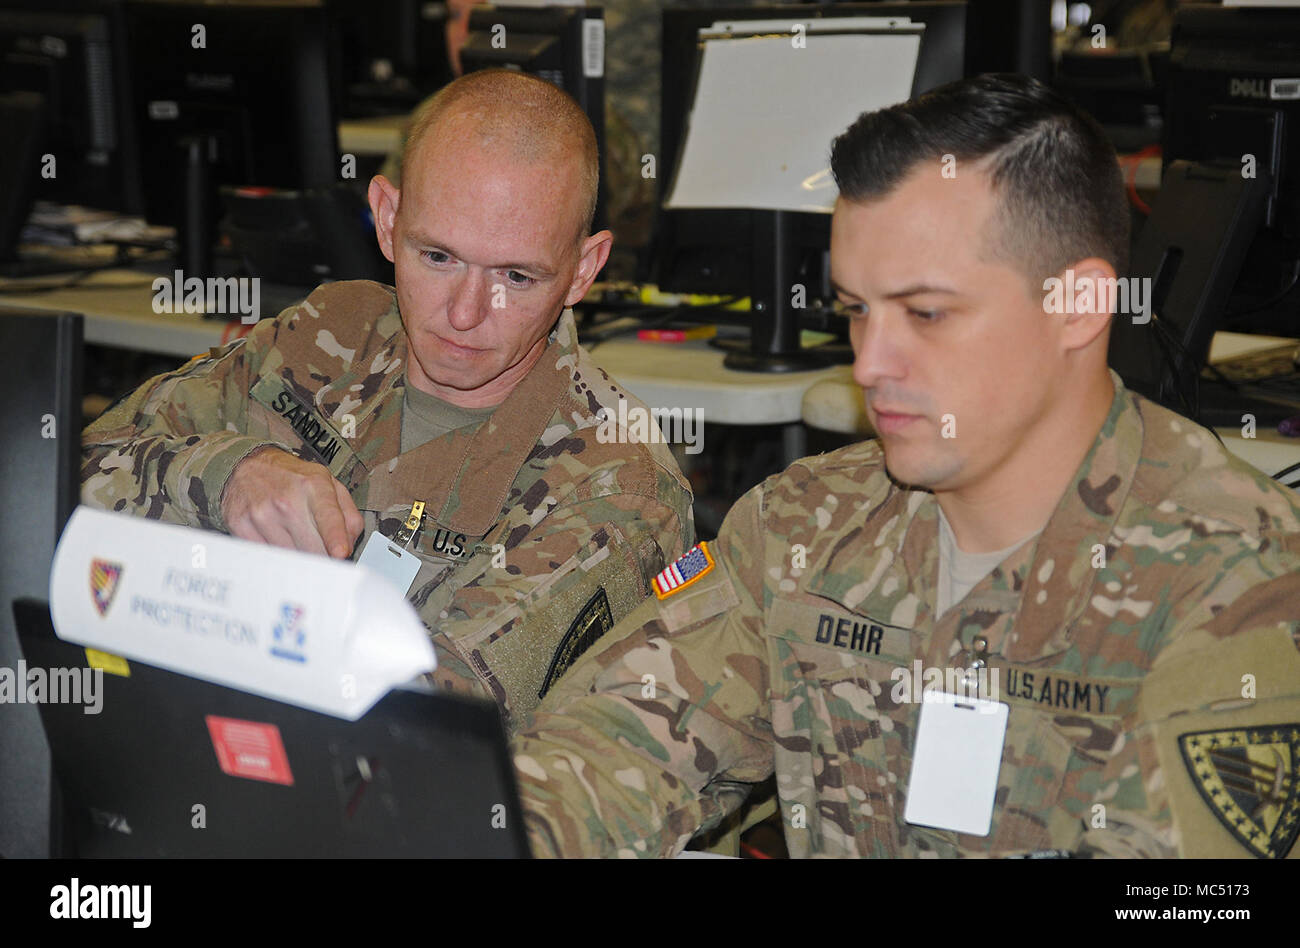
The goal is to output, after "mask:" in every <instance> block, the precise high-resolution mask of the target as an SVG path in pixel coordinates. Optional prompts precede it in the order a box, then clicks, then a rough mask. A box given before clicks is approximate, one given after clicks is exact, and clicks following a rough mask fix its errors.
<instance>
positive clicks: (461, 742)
mask: <svg viewBox="0 0 1300 948" xmlns="http://www.w3.org/2000/svg"><path fill="white" fill-rule="evenodd" d="M14 618H15V620H16V624H17V629H18V635H19V640H20V642H21V645H22V651H23V655H24V658H25V660H26V663H27V668H28V669H33V668H40V669H45V670H47V678H48V679H49V681H51V682H52V681H53V677H54V676H53V675H52V674H50V673H49V672H48V670H50V669H60V670H62V669H68V670H72V669H75V670H78V671H80V670H85V669H89V668H90V662H89V659H88V654H87V650H86V649H85V648H82V647H80V646H77V645H74V644H72V643H70V642H65V641H63V640H61V639H59V638H57V637H56V636H55V634H54V628H53V625H52V624H51V621H50V614H49V608H48V606H47V604H46V603H44V602H41V601H38V600H34V599H21V600H18V601H16V602H15V603H14ZM120 661H121V660H118V661H114V660H113V658H112V657H107V658H103V657H99V656H98V655H97V656H96V660H95V664H97V665H99V666H101V669H102V668H107V669H108V670H107V671H103V670H101V671H100V672H99V673H98V674H99V675H100V676H102V679H101V681H102V684H100V685H98V686H95V685H93V684H92V682H93V681H94V677H93V676H94V675H95V674H96V673H94V672H91V673H90V674H91V675H92V677H91V678H90V679H89V680H87V679H85V678H84V675H83V678H82V680H83V681H84V682H85V685H83V688H85V690H84V691H82V692H81V693H80V700H79V701H78V702H76V703H73V702H69V701H65V702H64V703H49V702H47V703H43V704H41V705H40V713H41V718H42V720H43V722H44V725H45V732H46V735H47V737H48V739H49V743H50V748H51V752H52V756H53V761H54V772H55V774H56V775H57V777H58V780H59V783H60V786H61V789H62V797H63V813H64V824H63V832H62V839H60V840H57V841H56V842H55V854H56V855H65V856H83V857H139V856H145V857H156V856H162V857H451V858H455V857H475V858H481V857H521V856H527V855H528V846H527V839H526V835H525V833H524V825H523V819H522V815H521V811H520V807H519V802H518V796H517V791H516V787H515V780H514V770H513V765H512V763H511V758H510V754H509V748H508V744H507V742H506V738H505V733H504V731H503V729H502V725H501V720H500V717H499V713H498V711H497V709H496V706H495V705H493V704H492V703H490V702H486V701H477V700H470V699H465V698H460V697H455V696H450V695H444V694H435V693H434V692H433V691H432V690H431V689H429V690H420V689H417V688H415V687H414V686H412V687H411V688H405V689H394V690H392V691H390V692H389V693H388V694H387V695H386V696H385V697H383V698H382V699H380V701H379V702H378V703H377V704H375V705H374V707H372V708H371V709H370V710H369V711H368V712H367V713H366V714H365V715H364V716H363V717H361V718H360V719H359V720H357V721H345V720H342V719H340V718H335V717H332V716H330V715H327V714H322V713H319V712H315V711H309V710H306V709H303V708H299V707H296V706H293V705H289V704H285V703H282V702H279V701H275V700H272V699H269V698H263V697H259V696H257V695H253V694H248V693H245V692H242V691H237V690H234V689H232V688H227V687H223V686H221V685H216V684H212V683H210V682H206V681H201V680H198V679H195V678H190V677H188V676H185V675H180V674H176V673H174V672H170V671H165V670H163V669H160V668H156V667H153V666H149V665H145V664H142V663H140V662H137V661H134V660H132V661H130V662H127V663H121V664H120ZM123 672H127V673H128V674H123ZM59 674H60V675H61V676H62V677H63V679H64V681H65V687H64V691H63V693H62V694H63V697H65V698H67V697H68V696H69V695H70V694H73V692H74V691H75V689H70V686H68V685H66V682H67V681H68V680H69V679H70V678H71V674H72V673H71V672H70V671H61V672H59ZM48 694H49V692H47V696H48ZM92 699H93V700H92ZM96 707H98V713H87V711H94V710H95V708H96Z"/></svg>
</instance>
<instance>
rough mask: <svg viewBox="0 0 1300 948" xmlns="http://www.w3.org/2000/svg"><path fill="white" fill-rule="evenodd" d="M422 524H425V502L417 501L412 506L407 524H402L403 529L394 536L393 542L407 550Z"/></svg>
mask: <svg viewBox="0 0 1300 948" xmlns="http://www.w3.org/2000/svg"><path fill="white" fill-rule="evenodd" d="M422 523H424V501H422V500H417V501H416V502H415V503H413V504H411V512H410V514H408V515H407V518H406V523H404V524H402V528H401V529H400V530H398V531H397V533H395V534H394V535H393V542H394V543H396V544H397V545H398V546H401V547H403V548H405V547H406V546H407V545H408V544H409V543H410V542H411V537H413V536H415V531H416V530H418V529H420V525H421V524H422Z"/></svg>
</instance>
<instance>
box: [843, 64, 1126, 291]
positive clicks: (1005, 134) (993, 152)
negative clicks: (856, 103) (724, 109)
mask: <svg viewBox="0 0 1300 948" xmlns="http://www.w3.org/2000/svg"><path fill="white" fill-rule="evenodd" d="M945 155H952V156H953V157H954V158H955V159H956V162H957V174H958V175H960V174H961V169H962V166H963V163H964V162H979V163H980V166H981V167H983V168H984V170H985V171H986V173H988V174H989V176H990V179H991V181H992V184H993V188H994V190H995V191H996V193H997V195H998V199H999V203H1000V205H1001V210H1002V221H1001V228H1000V229H1001V233H1000V234H999V235H998V238H999V239H997V240H995V241H994V242H993V245H994V248H995V251H996V252H997V253H998V255H999V256H1000V257H1002V258H1005V259H1008V260H1009V261H1010V262H1012V263H1013V264H1014V265H1017V266H1018V267H1019V268H1020V269H1021V270H1022V271H1023V272H1024V273H1025V275H1026V277H1028V279H1029V280H1030V281H1031V282H1032V283H1035V284H1037V283H1040V282H1041V281H1042V280H1044V279H1046V278H1047V277H1050V276H1054V275H1055V274H1057V273H1060V272H1061V271H1062V270H1064V269H1065V268H1066V267H1067V266H1069V265H1070V264H1071V263H1074V262H1075V261H1078V260H1082V259H1084V258H1085V257H1100V258H1101V259H1103V260H1106V261H1108V262H1109V263H1110V264H1111V265H1112V266H1113V267H1114V268H1115V272H1116V273H1117V274H1118V275H1120V276H1125V275H1127V270H1128V253H1129V211H1128V202H1127V199H1126V197H1125V194H1124V181H1123V178H1122V176H1121V175H1120V170H1119V165H1118V163H1117V159H1116V155H1115V149H1114V148H1112V147H1111V144H1110V142H1109V141H1108V140H1107V139H1106V136H1105V133H1104V132H1102V130H1101V127H1100V126H1099V125H1098V124H1097V123H1096V121H1094V120H1093V119H1092V118H1091V117H1090V116H1088V115H1086V114H1085V113H1083V112H1082V111H1080V110H1079V109H1078V108H1076V107H1075V106H1074V105H1073V104H1071V103H1070V102H1069V101H1068V100H1066V99H1065V98H1063V97H1062V96H1061V95H1059V94H1058V93H1056V92H1054V91H1052V90H1051V89H1049V88H1048V87H1047V86H1045V85H1043V84H1042V83H1041V82H1038V81H1037V80H1035V79H1030V78H1029V77H1027V76H1020V75H1013V74H1002V73H993V74H988V75H983V76H978V77H976V78H974V79H963V80H961V81H959V82H951V83H948V84H947V85H944V86H940V87H939V88H937V89H933V90H931V91H930V92H927V93H925V94H924V95H921V96H918V97H917V98H915V99H912V100H910V101H907V102H903V103H900V104H898V105H893V106H890V107H889V108H885V109H880V110H878V111H875V112H864V113H863V114H862V115H861V116H859V117H858V120H857V121H856V122H854V123H853V124H852V125H851V126H849V128H848V130H847V131H846V132H844V134H842V135H840V136H839V137H838V138H836V139H835V142H834V143H833V144H832V146H831V171H832V173H833V174H834V175H835V182H836V184H838V185H839V189H840V194H841V195H842V196H843V197H844V198H846V199H847V200H850V201H857V202H865V201H870V200H872V199H874V198H880V197H883V196H884V195H886V194H887V193H889V192H890V191H892V190H893V189H894V188H895V187H897V186H898V185H899V184H900V183H901V182H902V180H903V178H905V177H906V176H907V175H908V174H909V173H910V172H911V171H912V169H914V168H915V167H916V166H917V165H918V164H920V163H921V162H926V161H934V162H935V168H936V173H938V172H939V169H940V168H941V165H940V162H941V161H942V160H943V156H945Z"/></svg>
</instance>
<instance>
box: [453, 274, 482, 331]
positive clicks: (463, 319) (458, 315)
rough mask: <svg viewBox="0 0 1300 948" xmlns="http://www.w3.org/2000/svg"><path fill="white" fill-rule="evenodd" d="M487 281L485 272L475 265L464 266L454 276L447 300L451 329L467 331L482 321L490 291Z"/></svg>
mask: <svg viewBox="0 0 1300 948" xmlns="http://www.w3.org/2000/svg"><path fill="white" fill-rule="evenodd" d="M487 283H488V280H487V274H486V273H484V272H483V271H481V270H478V269H477V268H475V267H465V269H463V270H462V271H461V272H460V273H458V274H457V275H456V276H455V278H454V280H453V282H452V286H451V296H450V298H449V299H448V300H447V321H448V322H449V323H450V324H451V327H452V328H453V329H455V330H458V331H460V332H467V331H469V330H471V329H473V328H474V327H475V326H477V325H478V324H479V323H481V322H483V318H484V317H485V316H486V315H487V305H488V296H489V292H490V288H489V287H488V285H487Z"/></svg>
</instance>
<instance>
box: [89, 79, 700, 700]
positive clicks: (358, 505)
mask: <svg viewBox="0 0 1300 948" xmlns="http://www.w3.org/2000/svg"><path fill="white" fill-rule="evenodd" d="M597 158H598V156H597V153H596V140H595V135H594V133H593V131H592V128H591V125H590V123H589V122H588V120H587V118H586V116H585V115H584V114H583V112H582V110H581V109H580V108H579V107H578V105H577V104H576V103H575V102H574V101H573V100H572V99H571V98H569V97H568V96H567V95H566V94H565V93H563V92H562V91H560V90H559V89H557V88H555V87H554V86H552V85H551V84H549V83H547V82H544V81H542V80H540V79H536V78H533V77H531V76H526V75H523V74H520V73H516V72H508V71H505V70H489V71H485V72H479V73H474V74H472V75H469V76H466V77H464V78H462V79H459V80H457V81H456V82H454V83H452V84H450V85H449V86H447V87H446V88H445V89H444V90H443V91H442V92H441V93H439V94H438V95H437V96H435V97H434V98H433V99H432V100H431V101H430V102H429V103H428V104H427V105H426V107H425V108H424V109H423V110H422V112H421V114H420V115H419V116H418V117H417V119H416V122H415V125H414V127H413V129H412V134H411V138H410V141H409V144H408V147H407V152H406V155H405V157H404V160H403V174H402V181H401V187H400V188H399V187H398V186H396V185H394V184H393V183H392V182H390V181H388V180H387V179H385V178H383V177H382V176H381V177H376V178H375V179H374V180H373V181H372V182H371V184H370V192H369V197H370V205H371V210H372V211H373V213H374V219H375V230H376V234H377V237H378V240H379V244H380V247H381V249H382V250H383V252H384V254H385V256H387V257H388V259H390V260H391V261H393V264H394V267H395V273H396V280H395V283H396V285H395V287H388V286H384V285H381V284H378V283H370V282H362V281H357V282H342V283H331V284H326V285H323V286H321V287H320V288H318V289H317V290H315V291H314V292H313V293H312V294H311V295H310V296H308V297H307V299H305V300H304V301H303V302H302V303H300V304H298V305H297V306H293V307H291V308H289V309H288V310H286V311H285V312H283V313H281V314H280V315H279V316H278V317H277V318H275V319H272V320H264V321H262V322H261V323H260V324H258V326H257V327H256V328H255V329H254V330H253V331H252V332H251V333H250V334H249V336H248V337H247V338H246V339H240V340H237V341H235V342H234V343H231V344H230V345H227V346H224V347H222V348H221V349H218V350H214V351H213V352H212V353H210V354H208V355H204V356H202V357H196V358H195V359H194V360H192V361H191V362H190V363H189V364H187V365H186V366H184V367H183V368H181V369H179V370H178V371H175V372H170V373H167V374H164V375H161V376H158V377H157V378H154V379H151V380H150V381H148V382H146V383H145V384H144V385H143V386H141V387H140V388H139V389H138V390H137V391H136V392H134V393H133V394H132V395H130V396H129V397H128V398H126V399H125V400H124V401H122V402H121V403H120V404H118V405H116V406H114V407H113V408H112V409H111V410H110V411H109V412H107V413H106V414H105V415H104V416H102V417H101V418H99V419H98V420H97V421H96V422H95V423H93V424H92V425H90V426H89V427H88V428H87V429H86V431H85V432H84V435H83V459H84V466H83V481H82V499H83V502H85V503H87V504H90V505H92V506H98V507H102V508H107V509H110V510H121V511H127V512H130V513H134V514H138V515H140V516H147V517H154V518H157V519H161V520H166V521H169V522H173V523H182V524H187V525H190V526H194V527H203V528H209V529H214V530H221V531H225V532H229V533H231V534H232V535H234V536H237V537H242V538H245V539H249V540H254V541H259V542H264V543H270V544H274V545H277V546H284V547H291V548H296V549H299V550H305V551H309V552H315V553H320V554H328V555H330V556H334V557H340V558H348V557H351V558H353V559H357V558H359V557H360V555H361V552H362V550H363V549H364V548H365V546H366V544H367V543H368V542H370V540H371V537H372V535H373V534H375V533H379V534H381V535H382V536H383V537H387V538H391V539H396V541H397V542H398V543H399V544H406V545H407V547H408V549H409V550H410V551H411V552H413V553H414V554H415V555H416V557H417V558H418V564H413V565H417V566H418V571H416V572H415V573H414V574H413V575H412V576H411V577H410V578H409V586H407V587H406V593H407V597H408V599H409V600H410V602H411V603H412V605H413V606H414V607H415V608H416V609H417V610H418V612H419V613H420V615H421V617H422V618H423V619H424V622H425V624H426V626H427V627H428V629H429V632H430V635H431V636H432V638H433V643H434V646H435V651H436V652H437V656H438V665H439V667H438V671H437V673H436V678H437V681H438V683H439V684H441V685H443V686H444V687H447V688H450V689H451V690H453V691H457V692H461V693H469V694H478V695H482V696H486V697H490V698H493V699H495V700H496V701H497V702H498V703H499V705H500V706H501V708H502V711H503V714H504V715H505V716H506V718H507V721H508V722H510V723H512V724H513V723H514V722H517V721H518V720H519V719H520V718H521V716H522V715H523V714H525V713H526V712H527V711H528V710H530V709H531V708H532V707H533V706H534V705H535V704H536V703H537V701H538V699H539V697H540V696H541V695H543V694H545V693H546V692H547V690H548V689H550V688H551V687H552V686H553V685H554V683H555V682H556V681H557V680H558V679H559V677H560V676H561V674H563V672H564V671H565V669H567V668H568V667H569V665H570V664H571V663H572V662H573V660H574V659H575V658H576V657H577V656H578V655H580V654H581V653H582V651H583V650H584V649H586V648H587V647H589V646H590V645H591V643H592V642H593V641H595V639H596V638H598V637H599V636H600V635H602V634H603V633H604V632H606V631H607V630H608V629H609V628H610V627H611V626H612V624H613V623H614V622H615V621H616V620H617V619H619V618H620V617H621V616H623V615H624V614H626V613H627V612H629V611H630V610H631V609H632V607H633V606H635V605H636V603H637V602H639V601H640V600H641V599H642V598H644V597H645V596H646V595H647V594H648V592H649V589H650V585H649V584H650V580H651V578H652V577H653V576H654V575H655V574H656V573H657V572H659V571H660V570H661V569H663V567H664V565H665V564H666V563H667V562H670V561H671V560H672V559H674V558H675V557H676V556H677V555H678V554H680V553H681V552H682V550H683V549H685V548H686V547H687V546H689V545H690V543H691V542H692V540H693V539H694V527H693V522H692V518H691V495H690V490H689V487H688V485H687V483H686V481H685V479H684V478H683V477H682V475H681V473H680V471H679V470H678V468H677V465H676V463H675V461H674V460H673V458H672V455H671V454H670V452H669V451H668V449H667V447H666V446H665V445H664V444H663V443H662V442H655V443H649V444H639V443H605V442H608V441H609V440H610V439H608V438H606V439H602V440H598V439H597V437H596V431H597V428H598V426H599V425H600V423H601V417H602V409H607V410H608V412H609V415H610V416H611V417H618V410H617V409H618V405H619V402H620V401H627V402H630V403H631V404H633V405H636V406H639V407H641V408H642V409H643V410H645V409H644V406H642V405H641V403H640V402H639V401H638V400H636V399H635V398H634V397H633V396H631V395H630V394H628V393H627V392H626V391H624V390H623V389H622V388H621V387H620V386H619V385H618V383H617V382H615V381H614V380H613V379H611V378H610V377H609V376H608V375H606V374H605V373H604V372H603V371H601V369H600V368H599V367H598V366H597V365H595V364H594V363H593V362H592V361H591V358H590V357H589V356H588V355H587V353H586V352H585V351H584V350H583V349H582V348H581V347H579V346H578V344H577V334H576V330H575V326H574V320H573V314H572V312H571V310H570V309H569V307H570V306H572V305H573V304H574V303H576V302H578V301H579V300H580V299H582V297H583V295H584V294H585V293H586V292H587V289H588V288H589V287H590V286H591V284H592V281H593V280H594V279H595V278H596V274H597V273H598V272H599V271H600V269H601V267H602V266H603V265H604V263H605V260H606V258H607V256H608V254H609V249H610V242H611V236H610V234H609V232H608V231H600V232H598V233H591V225H592V215H593V209H594V207H595V203H596V190H597V167H598V165H597ZM624 417H626V414H625V415H624ZM618 440H619V441H622V442H632V439H631V438H630V437H629V438H621V439H618ZM399 584H401V585H406V580H405V579H403V580H400V581H399Z"/></svg>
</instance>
